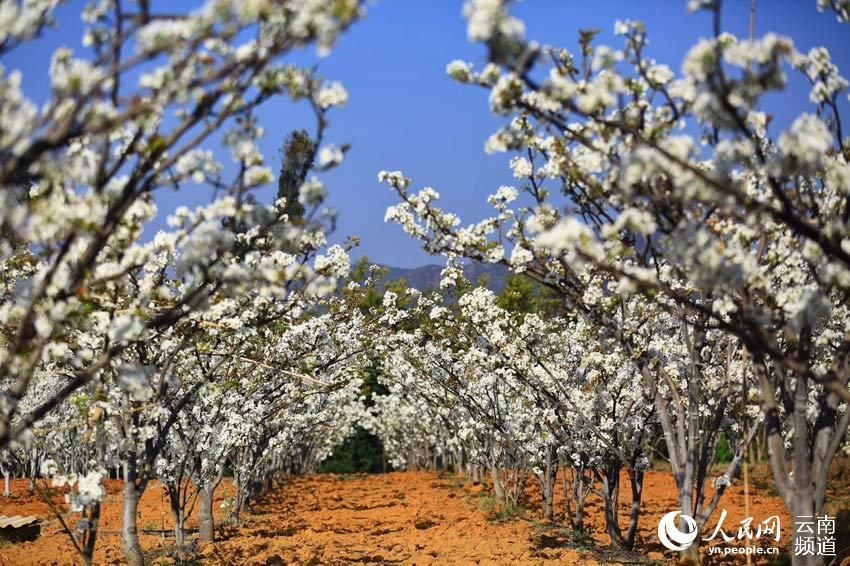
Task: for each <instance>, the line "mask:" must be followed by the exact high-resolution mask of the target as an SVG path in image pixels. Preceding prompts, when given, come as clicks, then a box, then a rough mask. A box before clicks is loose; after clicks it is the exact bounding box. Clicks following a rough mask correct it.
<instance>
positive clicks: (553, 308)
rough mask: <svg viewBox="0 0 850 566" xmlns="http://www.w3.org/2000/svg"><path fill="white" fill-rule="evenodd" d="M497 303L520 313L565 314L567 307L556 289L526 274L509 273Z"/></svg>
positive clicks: (508, 309)
mask: <svg viewBox="0 0 850 566" xmlns="http://www.w3.org/2000/svg"><path fill="white" fill-rule="evenodd" d="M496 304H498V305H499V306H500V307H502V308H503V309H505V310H507V311H510V312H514V313H519V314H527V313H537V314H541V315H554V314H563V312H562V311H563V310H564V309H565V306H564V305H563V301H562V300H560V299H559V298H558V296H557V295H556V294H555V292H554V291H552V290H551V289H549V288H547V287H544V286H543V285H541V284H539V283H537V282H536V281H534V280H532V279H530V278H529V277H526V276H525V275H509V276H508V278H507V280H506V281H505V288H504V289H502V292H501V293H499V297H498V298H497V299H496Z"/></svg>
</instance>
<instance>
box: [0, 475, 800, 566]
mask: <svg viewBox="0 0 850 566" xmlns="http://www.w3.org/2000/svg"><path fill="white" fill-rule="evenodd" d="M754 483H755V485H754V486H753V487H752V489H751V495H750V504H749V509H750V512H749V514H750V515H751V516H752V517H754V518H755V522H756V523H757V522H759V521H761V520H762V519H763V518H766V517H768V516H770V515H779V516H780V519H781V525H782V540H781V541H780V546H781V547H783V549H785V550H787V545H788V542H789V540H790V538H791V533H792V530H793V524H792V522H791V520H790V517H789V516H788V515H787V513H786V512H785V510H784V507H783V506H782V504H781V502H780V501H779V499H778V498H776V497H775V495H770V494H769V493H768V490H767V488H766V487H764V486H765V484H764V483H760V482H759V481H758V480H757V481H756V482H754ZM120 487H121V486H120V483H119V482H117V481H110V482H108V485H107V490H108V496H107V498H106V501H105V505H104V508H103V512H102V519H101V531H102V532H101V535H100V537H99V539H98V543H97V554H96V563H97V564H120V563H122V561H123V554H122V551H121V537H120V528H121V524H120V521H121V490H120ZM624 488H625V484H624ZM624 491H627V489H624ZM231 494H232V488H231V487H230V485H229V484H225V485H223V486H222V487H221V488H219V490H218V493H217V502H216V505H215V509H216V512H217V513H221V510H220V507H219V503H220V502H221V501H223V499H224V498H226V497H229V496H230V495H231ZM674 494H675V488H674V486H673V481H672V478H671V476H670V474H669V473H666V472H659V471H652V472H649V473H648V475H647V478H646V481H645V487H644V497H643V501H644V505H643V514H642V517H641V520H640V529H639V534H638V542H637V548H636V551H637V552H636V553H615V552H606V551H603V550H599V549H598V548H597V549H594V548H593V545H592V544H588V541H586V542H585V544H583V545H581V546H576V545H575V544H574V543H575V541H570V540H569V535H568V532H567V531H566V529H562V528H560V527H558V526H557V525H547V524H545V523H543V522H542V521H541V520H540V515H539V512H538V509H539V507H537V505H536V501H535V499H536V498H537V497H538V495H537V492H536V489H534V488H531V489H530V490H529V497H528V501H527V502H526V503H527V510H525V511H523V512H521V513H520V514H519V516H518V517H515V518H512V519H510V520H502V521H499V520H497V518H496V517H494V516H493V513H492V503H493V499H492V497H490V495H489V490H487V489H486V488H485V486H481V485H475V486H473V485H470V484H468V483H465V482H464V480H463V479H462V478H457V477H454V476H439V475H435V474H432V473H427V472H401V473H391V474H386V475H371V476H332V475H322V476H307V477H301V478H296V479H293V480H292V481H290V482H288V483H287V485H286V486H285V487H284V488H283V489H278V490H275V491H273V492H270V493H269V494H268V495H266V496H265V497H264V498H263V499H262V500H261V501H259V502H257V503H256V504H255V506H254V508H253V509H252V513H250V514H248V515H246V516H245V517H244V521H243V524H242V526H241V527H240V528H238V529H236V528H231V529H225V531H224V532H223V533H222V536H221V537H220V538H221V540H219V541H218V542H216V543H215V544H212V545H207V546H206V547H205V548H202V549H199V552H200V555H201V556H200V561H201V562H202V563H203V564H222V565H224V564H227V565H237V564H238V565H242V564H246V565H254V564H255V565H272V564H351V563H374V564H412V565H426V564H588V565H592V564H595V563H605V564H614V563H636V562H637V563H641V562H643V563H653V562H654V563H673V562H675V561H676V557H677V555H676V554H675V553H672V552H670V551H666V550H665V549H664V548H663V547H662V546H661V545H660V544H659V542H658V537H657V535H656V529H657V525H658V521H659V519H660V517H661V516H662V515H663V514H665V513H667V512H668V511H671V510H674V509H675V508H676V498H675V495H674ZM558 499H559V502H561V501H562V498H561V497H560V495H559V498H558ZM60 500H61V495H60V494H56V501H57V502H58V501H60ZM629 503H630V500H629V497H628V494H627V493H623V495H622V496H621V508H622V514H621V521H622V524H625V523H626V513H627V508H628V505H629ZM560 507H561V505H559V513H561V516H560V517H559V516H557V515H556V522H557V521H558V520H562V519H563V513H562V509H560ZM721 507H725V508H726V510H727V511H728V516H727V518H726V520H725V522H724V525H725V526H726V527H727V528H725V529H724V530H725V531H726V532H727V533H736V532H737V523H738V522H739V521H740V520H741V519H743V518H744V499H743V488H742V487H741V485H739V484H736V485H734V486H733V487H731V488H730V490H729V491H728V492H727V494H726V495H725V496H724V498H723V500H722V502H721ZM140 512H141V517H140V519H139V522H138V524H139V527H140V528H142V529H146V530H156V529H162V528H163V527H164V528H165V529H168V528H169V527H170V525H171V521H170V513H169V508H168V502H167V497H166V496H165V494H164V493H163V490H162V488H161V487H160V486H158V485H156V484H154V485H152V486H151V487H150V488H148V490H147V492H146V493H145V495H144V497H143V499H142V502H141V505H140ZM0 514H6V515H15V514H20V515H27V514H32V515H36V516H38V517H41V518H43V519H44V526H43V528H42V535H41V537H39V539H38V540H36V541H34V542H27V543H15V544H6V545H4V546H3V547H1V548H0V565H15V566H18V565H22V566H23V565H28V564H38V565H47V564H57V565H58V564H75V563H79V561H78V560H77V559H76V557H75V555H74V553H73V547H72V545H71V544H70V542H69V541H68V539H67V537H66V535H65V534H64V533H63V532H62V531H61V529H60V527H59V523H58V521H57V520H56V519H55V518H52V517H51V513H50V510H49V508H48V506H47V505H46V504H44V503H43V502H41V501H40V500H39V498H38V496H37V495H34V494H30V493H28V491H27V488H26V482H25V481H23V480H21V481H15V482H14V483H13V497H12V498H11V499H8V500H7V499H3V498H2V497H0ZM488 515H489V516H488ZM69 519H70V522H71V523H73V516H71V517H69ZM716 519H717V516H716V515H715V517H714V518H713V519H712V520H711V521H710V524H711V526H712V527H713V526H714V524H716ZM587 521H588V526H589V528H590V530H591V533H592V537H593V539H594V540H595V541H596V543H597V544H598V545H600V546H602V547H604V546H605V545H607V543H608V537H607V535H606V534H605V532H604V526H603V516H602V504H601V501H600V500H599V499H598V498H596V497H595V496H590V497H589V498H588V504H587ZM196 524H197V522H196V520H195V519H194V518H192V519H191V520H190V521H189V526H190V528H191V527H193V526H195V525H196ZM141 543H142V546H143V548H144V549H145V551H146V553H147V554H148V556H149V557H150V559H151V562H152V563H154V564H167V563H172V562H170V559H169V558H167V557H166V555H167V552H168V549H169V548H170V547H171V540H170V539H169V538H164V537H163V536H162V535H158V534H143V535H142V537H141ZM567 543H570V544H571V546H570V547H564V544H567ZM727 562H733V560H727ZM710 563H720V561H719V560H717V559H716V558H715V557H712V559H711V561H710ZM753 563H754V564H759V563H766V561H764V560H758V559H756V560H754V562H753Z"/></svg>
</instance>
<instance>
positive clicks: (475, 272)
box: [382, 263, 510, 293]
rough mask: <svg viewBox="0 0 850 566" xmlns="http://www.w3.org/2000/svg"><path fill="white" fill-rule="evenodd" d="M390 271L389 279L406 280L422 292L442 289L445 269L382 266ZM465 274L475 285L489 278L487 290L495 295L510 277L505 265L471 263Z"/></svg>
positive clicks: (466, 267) (409, 284)
mask: <svg viewBox="0 0 850 566" xmlns="http://www.w3.org/2000/svg"><path fill="white" fill-rule="evenodd" d="M382 267H385V268H386V269H389V270H390V273H389V277H388V279H389V280H390V281H398V280H399V279H405V280H406V281H407V285H408V286H409V287H414V288H416V289H419V290H420V291H424V290H427V289H439V288H440V272H441V271H443V267H442V266H439V265H423V266H421V267H412V268H409V267H390V266H388V265H385V266H382ZM463 274H464V275H465V276H466V278H467V279H469V280H470V281H471V282H472V283H473V284H475V283H478V281H479V280H480V279H481V278H482V277H486V278H487V288H488V289H490V290H491V291H493V292H494V293H499V292H501V290H502V289H504V287H505V282H506V280H507V278H508V275H510V270H509V269H508V268H507V267H505V266H504V265H497V264H492V263H470V264H467V265H465V266H464V268H463Z"/></svg>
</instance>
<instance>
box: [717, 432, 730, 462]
mask: <svg viewBox="0 0 850 566" xmlns="http://www.w3.org/2000/svg"><path fill="white" fill-rule="evenodd" d="M715 459H716V460H717V461H718V462H731V461H732V447H731V446H729V439H728V438H726V433H723V434H721V435H720V437H719V438H718V439H717V455H716V458H715Z"/></svg>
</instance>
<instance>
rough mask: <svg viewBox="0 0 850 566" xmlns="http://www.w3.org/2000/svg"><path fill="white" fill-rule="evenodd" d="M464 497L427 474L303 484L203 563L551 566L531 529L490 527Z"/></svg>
mask: <svg viewBox="0 0 850 566" xmlns="http://www.w3.org/2000/svg"><path fill="white" fill-rule="evenodd" d="M459 488H460V484H459V482H458V480H457V479H456V478H451V477H447V478H440V477H438V476H436V475H434V474H430V473H425V472H403V473H391V474H386V475H369V476H354V477H348V478H345V477H340V476H327V475H321V476H308V477H302V478H297V479H295V480H293V481H292V483H290V484H289V485H287V486H286V488H285V489H283V490H280V491H276V492H273V493H271V494H269V495H268V496H267V497H266V498H265V499H264V500H263V502H262V503H259V504H258V505H257V506H256V507H255V513H254V514H252V515H251V516H250V519H249V521H250V523H248V524H247V525H246V526H244V527H243V528H242V529H241V530H240V533H239V536H238V537H236V538H234V539H231V540H227V541H223V542H220V543H218V544H216V545H215V548H214V549H213V548H207V549H205V552H204V554H206V556H205V557H204V559H205V560H204V561H205V563H206V562H207V561H209V562H211V563H221V564H290V563H306V564H347V563H373V564H394V563H403V564H417V565H418V564H476V563H477V564H507V563H514V564H517V563H536V564H542V563H544V562H545V561H544V560H542V559H541V558H534V557H533V556H532V552H533V549H532V547H531V544H530V542H529V539H530V537H531V526H530V524H529V523H527V522H525V521H511V522H507V523H497V522H493V521H488V520H487V519H486V517H485V515H484V513H483V512H481V511H480V510H479V509H478V502H477V500H476V499H474V498H470V497H468V493H467V492H466V491H465V490H463V489H459ZM558 553H559V554H562V556H561V560H566V561H568V562H574V561H575V560H576V559H577V558H578V556H577V555H575V554H574V553H572V552H571V551H566V550H565V551H558ZM566 553H569V554H570V555H571V556H565V555H564V554H566ZM552 558H554V555H553V556H552Z"/></svg>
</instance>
